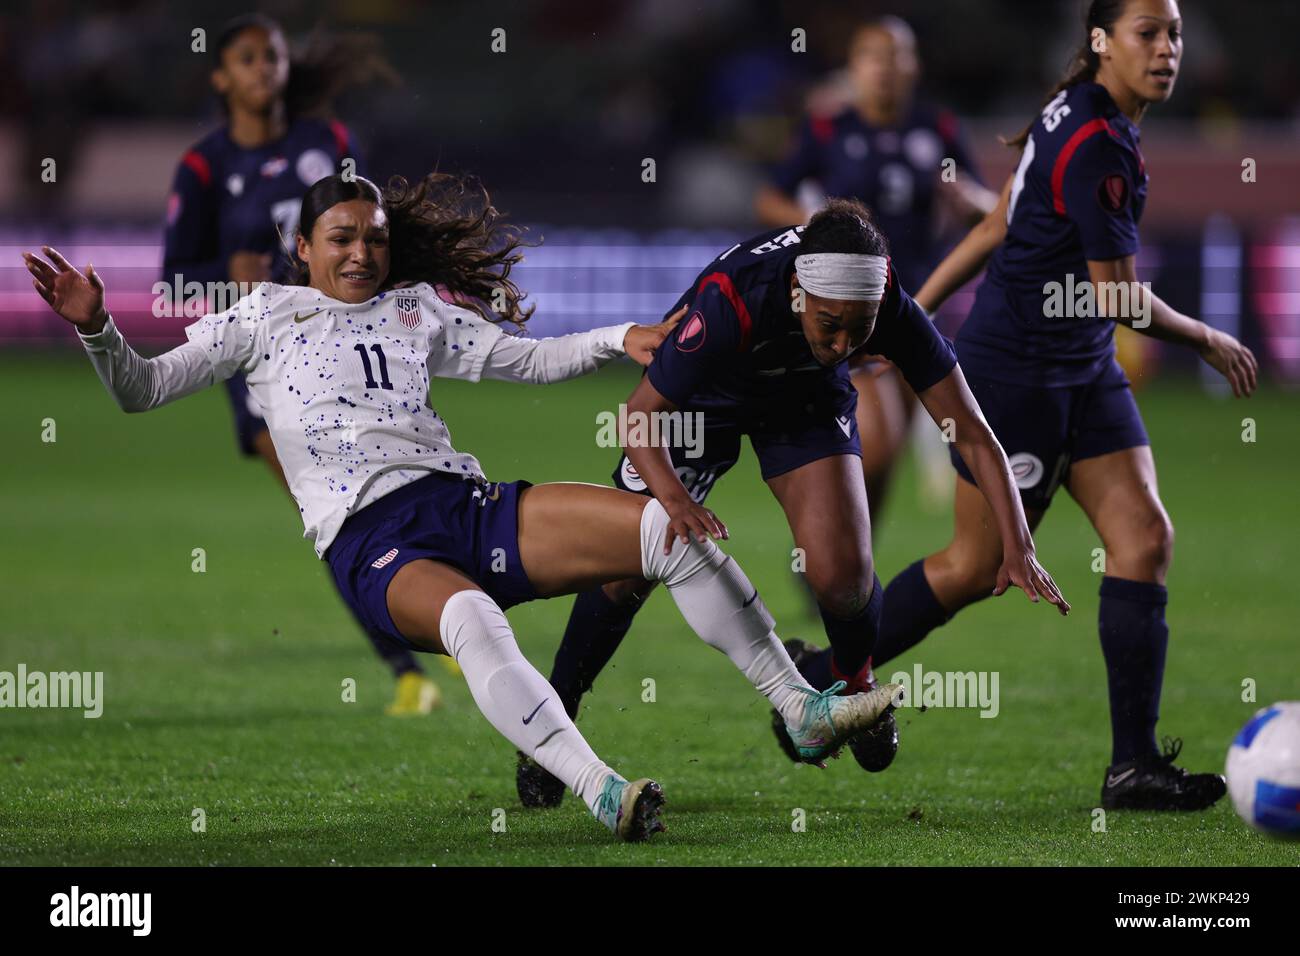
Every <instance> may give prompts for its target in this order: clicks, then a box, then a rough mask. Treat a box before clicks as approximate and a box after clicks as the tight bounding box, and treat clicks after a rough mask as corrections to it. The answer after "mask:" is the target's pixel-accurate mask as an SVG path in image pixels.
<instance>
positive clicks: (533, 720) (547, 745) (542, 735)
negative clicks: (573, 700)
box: [439, 590, 623, 813]
mask: <svg viewBox="0 0 1300 956" xmlns="http://www.w3.org/2000/svg"><path fill="white" fill-rule="evenodd" d="M439 632H440V633H441V635H442V646H443V647H444V648H445V649H446V651H447V653H448V654H450V655H451V656H452V657H453V658H455V659H456V663H457V664H459V665H460V669H461V670H462V671H463V672H464V674H465V681H466V683H468V684H469V690H470V693H471V694H473V695H474V703H476V704H477V705H478V709H479V710H480V711H482V713H483V716H484V717H486V718H487V719H488V722H489V723H491V724H492V726H493V727H495V728H496V729H497V731H498V732H499V733H500V734H501V735H502V736H504V737H505V738H506V739H507V740H509V741H510V742H511V743H512V744H514V745H515V746H516V747H518V748H519V749H520V750H522V751H523V752H524V753H526V754H528V755H529V756H531V757H532V758H533V759H534V760H536V761H537V762H538V763H539V764H541V765H542V766H543V767H545V768H546V769H547V770H548V771H550V772H551V773H552V774H554V775H555V776H556V777H558V778H559V779H560V780H563V781H564V783H565V785H566V786H567V787H568V788H569V789H570V790H572V791H573V792H574V793H576V794H577V795H578V796H579V797H581V798H582V801H583V803H585V804H586V805H587V809H589V810H593V813H594V807H595V803H596V798H597V797H598V796H599V795H600V791H601V786H602V784H604V782H605V779H606V778H607V777H608V776H609V775H610V774H611V773H614V771H613V770H612V769H610V767H609V766H608V765H607V764H605V763H604V762H603V761H602V760H601V759H600V758H599V757H597V756H596V753H595V751H593V750H592V749H591V747H590V746H589V745H588V743H587V741H586V740H584V739H583V737H582V734H580V733H578V728H577V727H575V726H574V725H573V721H572V720H570V719H569V715H568V714H566V713H565V712H564V705H563V704H561V703H560V699H559V697H558V696H557V695H556V693H555V688H553V687H552V686H551V685H550V684H549V683H548V682H547V680H546V678H544V677H543V676H542V675H541V674H539V673H538V672H537V671H536V669H535V668H534V667H533V665H532V664H530V663H528V660H527V658H525V657H524V655H523V654H522V653H521V652H520V650H519V645H518V644H516V643H515V635H514V632H513V631H511V630H510V622H509V621H507V620H506V616H505V614H504V613H503V612H502V611H501V608H499V607H497V605H496V602H495V601H493V600H492V599H491V598H490V597H488V596H487V595H486V594H484V593H483V592H482V591H473V590H470V591H460V592H457V593H456V594H453V595H452V596H451V597H450V598H449V599H448V600H447V603H446V604H445V605H444V606H443V610H442V620H441V621H440V622H439ZM525 718H527V719H528V722H527V723H524V720H525ZM615 776H618V775H617V774H615ZM619 779H620V780H622V779H623V778H622V777H619Z"/></svg>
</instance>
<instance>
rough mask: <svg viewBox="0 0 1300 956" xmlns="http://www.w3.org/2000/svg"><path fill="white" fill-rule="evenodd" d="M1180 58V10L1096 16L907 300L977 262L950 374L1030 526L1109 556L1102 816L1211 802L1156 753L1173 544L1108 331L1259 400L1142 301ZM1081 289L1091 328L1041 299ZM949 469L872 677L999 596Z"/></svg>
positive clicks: (884, 626)
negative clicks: (1150, 214)
mask: <svg viewBox="0 0 1300 956" xmlns="http://www.w3.org/2000/svg"><path fill="white" fill-rule="evenodd" d="M1182 52H1183V39H1182V20H1181V17H1180V14H1179V9H1178V5H1177V3H1175V2H1174V0H1105V2H1102V0H1094V2H1093V3H1092V4H1091V5H1090V7H1089V9H1088V13H1087V19H1086V31H1085V37H1084V41H1083V47H1082V49H1081V50H1080V51H1079V53H1078V55H1077V57H1076V60H1075V63H1074V66H1073V67H1072V68H1071V70H1070V72H1069V74H1068V75H1067V77H1066V78H1065V79H1064V80H1063V81H1061V82H1060V83H1059V84H1058V85H1057V86H1056V88H1055V89H1053V90H1052V92H1051V94H1049V97H1048V103H1047V105H1046V106H1045V107H1044V108H1043V110H1042V113H1041V115H1040V116H1039V118H1038V119H1037V120H1035V121H1034V122H1033V123H1032V124H1031V125H1030V126H1029V127H1027V128H1026V129H1025V130H1024V131H1023V132H1022V133H1021V134H1020V135H1019V136H1017V137H1016V138H1015V139H1014V140H1012V141H1011V143H1010V145H1012V146H1016V147H1018V148H1020V149H1021V159H1020V165H1019V167H1018V169H1017V170H1016V172H1015V174H1014V176H1013V177H1012V179H1011V180H1010V181H1009V182H1008V183H1007V185H1006V187H1005V188H1004V190H1003V193H1002V197H1001V200H1000V201H999V205H998V208H996V209H995V210H994V211H993V212H992V213H990V214H989V215H988V216H987V217H985V219H984V221H983V222H982V223H981V224H980V225H979V226H977V227H976V228H975V229H974V230H972V231H971V233H970V235H968V236H967V237H966V238H965V239H964V240H962V242H961V243H959V244H958V246H957V247H956V248H955V249H954V250H953V251H952V253H951V254H950V255H949V256H948V257H947V258H946V259H945V260H944V261H943V263H941V264H940V266H939V268H938V269H937V270H936V271H935V273H934V274H933V275H932V276H931V277H930V278H929V279H928V280H927V281H926V283H925V285H924V287H923V288H922V289H921V291H920V292H919V293H917V301H918V302H920V303H921V304H922V306H923V307H926V308H928V309H934V308H937V307H938V305H939V304H940V303H942V302H943V300H944V299H946V298H947V297H948V296H949V295H951V294H952V292H954V291H955V290H956V289H958V288H959V287H960V286H962V285H963V284H964V283H965V282H966V281H968V280H969V279H970V278H972V277H973V276H974V275H975V274H976V273H977V272H978V271H979V270H980V269H981V268H983V266H984V264H985V263H986V262H988V271H987V272H986V273H985V276H984V279H983V282H982V283H981V284H980V287H979V291H978V293H977V294H976V297H975V304H974V306H973V308H972V309H971V312H970V316H969V317H968V318H967V319H966V322H965V324H963V325H962V327H961V331H960V332H959V333H958V335H957V341H956V345H957V355H958V358H959V360H960V362H961V365H962V368H964V369H965V370H966V374H967V378H968V380H969V382H970V386H971V389H972V391H973V392H974V393H975V397H976V398H977V399H978V401H979V403H980V407H981V408H983V410H984V413H985V415H986V416H987V417H988V421H989V424H990V425H992V426H993V430H994V432H995V433H996V435H997V437H998V439H999V441H1001V443H1002V445H1003V447H1004V448H1005V449H1006V451H1007V453H1008V455H1009V456H1010V458H1011V462H1012V464H1013V466H1014V467H1015V471H1016V476H1017V483H1018V485H1019V487H1020V494H1021V497H1022V498H1023V500H1024V506H1025V512H1026V514H1027V515H1028V516H1029V519H1030V521H1031V525H1032V526H1037V524H1038V522H1039V521H1041V520H1042V517H1043V514H1044V513H1045V512H1046V510H1047V506H1048V505H1049V504H1050V503H1051V499H1052V496H1053V494H1054V493H1055V491H1056V489H1057V488H1058V487H1060V486H1062V485H1064V487H1065V488H1066V490H1067V491H1069V493H1070V496H1071V497H1072V498H1074V500H1075V501H1076V502H1078V504H1079V507H1080V508H1082V509H1083V511H1084V513H1085V514H1086V515H1087V517H1088V520H1089V522H1090V523H1091V524H1092V526H1093V528H1094V529H1096V531H1097V534H1098V535H1099V536H1100V537H1101V540H1102V543H1103V544H1104V545H1105V549H1106V552H1105V576H1104V577H1103V578H1102V582H1101V601H1100V607H1099V610H1098V628H1099V631H1100V636H1101V648H1102V654H1103V656H1104V658H1105V662H1106V673H1107V682H1108V685H1109V697H1110V719H1111V735H1112V752H1111V766H1110V767H1109V768H1108V769H1107V771H1106V773H1105V776H1104V780H1103V784H1102V791H1101V805H1102V806H1103V807H1105V808H1120V809H1141V810H1200V809H1204V808H1205V807H1208V806H1210V805H1211V804H1213V803H1214V802H1215V801H1216V800H1218V799H1219V798H1220V797H1221V796H1223V794H1224V784H1223V778H1222V777H1220V776H1219V775H1218V774H1213V773H1202V774H1189V773H1188V772H1187V771H1185V770H1183V769H1181V768H1179V767H1177V766H1175V765H1174V763H1173V761H1174V758H1175V757H1177V755H1178V753H1179V750H1180V749H1181V742H1180V741H1167V742H1166V746H1165V750H1164V753H1163V754H1162V753H1161V751H1160V749H1159V748H1157V745H1156V737H1155V728H1156V722H1157V719H1158V717H1159V709H1160V690H1161V684H1162V683H1163V680H1164V666H1165V652H1166V648H1167V646H1168V643H1169V628H1168V626H1167V625H1166V623H1165V606H1166V603H1167V601H1168V592H1167V591H1166V589H1165V579H1166V575H1167V574H1168V571H1169V565H1170V562H1171V561H1172V560H1173V541H1174V531H1173V525H1172V524H1171V523H1170V520H1169V516H1168V514H1167V513H1166V512H1165V508H1164V505H1163V504H1162V503H1161V500H1160V493H1159V491H1158V490H1157V486H1156V470H1155V462H1154V459H1153V458H1152V454H1151V447H1150V442H1149V440H1148V438H1147V432H1146V428H1145V426H1144V424H1143V421H1142V415H1141V413H1140V412H1139V411H1138V408H1137V404H1136V403H1135V402H1134V400H1133V395H1132V392H1131V391H1130V388H1129V382H1128V379H1127V378H1126V376H1125V374H1124V372H1123V370H1122V369H1121V368H1120V366H1119V365H1118V363H1117V362H1116V360H1115V323H1116V322H1122V323H1125V324H1126V325H1130V326H1133V327H1134V328H1136V329H1138V330H1139V331H1141V332H1142V333H1143V334H1145V335H1148V336H1151V337H1153V338H1156V339H1163V340H1165V341H1167V342H1173V343H1176V344H1179V345H1184V346H1188V347H1190V348H1192V349H1195V350H1196V352H1197V353H1198V354H1199V355H1200V357H1201V358H1202V359H1203V360H1204V361H1206V362H1207V363H1208V364H1209V365H1210V366H1211V367H1213V368H1214V369H1216V370H1218V371H1219V372H1220V373H1221V374H1223V376H1224V377H1225V378H1226V379H1227V380H1228V382H1229V383H1230V384H1231V386H1232V391H1233V393H1234V394H1235V395H1237V396H1244V395H1249V394H1250V393H1251V392H1253V391H1254V390H1255V385H1256V372H1257V366H1256V362H1255V357H1254V355H1252V354H1251V352H1250V350H1249V349H1247V348H1245V347H1244V346H1243V345H1241V343H1239V342H1238V341H1237V340H1236V339H1235V338H1233V337H1232V336H1231V335H1228V334H1226V333H1224V332H1220V331H1217V330H1215V329H1213V328H1211V327H1210V326H1208V325H1205V324H1203V323H1202V322H1200V321H1198V320H1196V319H1193V318H1191V317H1189V316H1186V315H1183V314H1181V313H1179V312H1177V311H1175V310H1174V309H1173V308H1171V307H1170V306H1169V305H1167V304H1166V303H1165V302H1164V301H1162V300H1161V299H1160V298H1159V297H1157V296H1155V295H1154V294H1152V293H1150V292H1148V291H1146V290H1141V291H1139V289H1140V287H1138V286H1137V271H1136V263H1135V258H1136V255H1137V252H1138V247H1139V242H1138V221H1139V220H1140V219H1141V217H1142V211H1143V207H1144V205H1145V203H1146V195H1147V171H1146V164H1145V162H1144V160H1143V158H1142V151H1141V149H1140V147H1139V137H1138V123H1139V122H1140V121H1141V120H1142V118H1143V116H1144V115H1145V113H1146V110H1147V107H1148V106H1149V105H1151V104H1152V103H1163V102H1164V101H1165V100H1167V99H1168V98H1169V96H1170V95H1171V94H1172V92H1173V88H1174V81H1175V79H1176V77H1177V75H1178V69H1179V66H1180V64H1181V60H1182ZM1089 281H1091V282H1092V283H1093V289H1094V290H1097V294H1096V296H1095V301H1096V303H1097V312H1096V313H1095V314H1094V315H1076V314H1074V311H1073V310H1070V311H1068V312H1066V313H1065V315H1064V316H1063V317H1057V316H1056V314H1055V313H1054V312H1051V311H1049V308H1048V304H1047V303H1048V294H1049V293H1048V290H1049V288H1050V284H1051V283H1059V284H1062V285H1064V284H1067V283H1069V284H1071V285H1080V286H1081V285H1085V284H1086V283H1088V282H1089ZM1101 283H1122V284H1124V286H1125V292H1126V293H1131V294H1126V295H1124V296H1122V297H1119V298H1117V299H1116V300H1112V301H1111V302H1109V303H1108V301H1107V296H1106V295H1104V294H1103V293H1102V292H1101V291H1100V290H1102V289H1104V288H1106V287H1105V286H1102V285H1100V284H1101ZM1115 303H1119V304H1120V305H1119V308H1118V309H1117V308H1116V304H1115ZM1124 303H1127V304H1126V305H1125V304H1124ZM1147 323H1149V324H1147ZM1144 326H1145V327H1144ZM953 466H954V467H955V468H956V470H957V473H958V474H959V476H960V477H961V478H962V480H961V481H959V482H958V483H957V493H956V503H955V511H956V514H955V519H954V534H953V540H952V543H951V544H949V545H948V547H947V548H945V549H944V550H943V551H940V552H938V553H936V554H932V555H930V556H929V557H928V558H925V559H924V561H917V562H916V563H914V564H912V565H911V566H910V567H908V568H907V569H906V570H905V571H903V572H902V573H900V574H899V575H898V576H897V577H895V578H894V579H893V580H892V581H891V582H890V583H889V586H888V588H886V590H885V607H884V612H883V615H882V623H881V633H880V640H879V641H878V642H877V644H876V648H875V663H876V665H877V666H880V665H882V664H884V663H885V662H886V661H888V660H890V659H892V658H894V657H896V656H897V655H899V654H901V653H903V652H904V651H906V650H907V649H908V648H910V647H912V646H913V645H915V644H916V643H917V642H919V641H920V640H922V639H923V638H924V637H925V636H926V634H928V633H929V632H930V631H931V630H933V629H934V628H936V627H939V626H940V625H942V624H943V623H945V622H946V621H948V620H950V619H951V617H952V616H953V615H954V614H956V613H957V612H958V611H959V610H961V609H962V608H963V607H965V606H967V605H969V604H972V603H974V602H976V601H979V600H981V599H982V598H984V597H985V596H987V595H988V593H989V590H990V589H991V587H992V586H993V583H994V580H995V578H994V575H995V574H996V571H997V568H998V566H999V563H1000V562H1001V560H1002V557H1001V556H1002V542H1001V541H1000V540H999V538H998V535H997V534H996V533H995V530H994V526H993V525H992V524H991V522H992V520H993V515H992V513H991V512H990V511H989V510H988V507H987V505H985V503H984V499H983V498H982V497H981V495H980V494H979V492H978V491H977V490H976V488H975V486H974V485H973V484H972V483H971V474H970V472H969V470H968V469H967V468H966V467H965V466H964V464H963V463H962V462H961V461H960V460H959V459H958V457H957V456H956V455H953Z"/></svg>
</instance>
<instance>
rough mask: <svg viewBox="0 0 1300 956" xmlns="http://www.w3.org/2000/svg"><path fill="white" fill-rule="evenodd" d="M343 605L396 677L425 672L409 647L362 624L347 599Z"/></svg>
mask: <svg viewBox="0 0 1300 956" xmlns="http://www.w3.org/2000/svg"><path fill="white" fill-rule="evenodd" d="M327 570H328V568H327ZM327 576H328V577H329V579H330V584H334V576H333V575H327ZM343 606H344V607H346V608H347V609H348V613H350V614H351V615H352V620H354V621H356V622H357V627H359V628H361V630H362V631H363V632H365V635H366V640H368V641H369V642H370V646H371V647H373V648H374V649H375V653H376V654H378V655H379V656H380V658H381V659H382V660H383V662H384V663H385V664H387V665H388V668H389V670H391V671H392V672H393V676H394V677H401V676H402V675H403V674H409V673H411V672H414V673H416V674H423V673H424V668H423V667H421V666H420V664H419V662H418V661H417V660H416V659H415V655H414V654H412V653H411V652H410V650H409V649H407V648H406V647H405V646H403V645H402V644H399V643H398V642H397V641H396V640H394V639H393V638H391V637H389V636H388V635H387V634H385V633H384V632H383V631H372V630H370V628H368V627H366V626H365V625H364V624H362V623H361V618H359V617H357V612H356V611H353V610H352V605H350V604H348V602H347V601H344V602H343Z"/></svg>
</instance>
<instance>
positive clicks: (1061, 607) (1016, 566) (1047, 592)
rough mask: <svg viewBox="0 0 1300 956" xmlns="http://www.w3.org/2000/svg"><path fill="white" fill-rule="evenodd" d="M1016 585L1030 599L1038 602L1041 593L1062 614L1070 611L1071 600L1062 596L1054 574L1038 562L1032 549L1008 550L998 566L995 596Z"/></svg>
mask: <svg viewBox="0 0 1300 956" xmlns="http://www.w3.org/2000/svg"><path fill="white" fill-rule="evenodd" d="M1012 585H1015V586H1016V587H1018V588H1020V590H1022V591H1024V592H1025V594H1027V595H1029V600H1031V601H1033V602H1034V603H1035V604H1037V603H1038V598H1039V595H1042V596H1043V597H1045V598H1046V599H1047V602H1048V603H1049V604H1054V605H1055V606H1056V609H1057V610H1058V611H1060V612H1061V616H1062V617H1064V616H1065V615H1067V614H1069V613H1070V605H1069V602H1067V601H1066V600H1065V598H1064V597H1062V596H1061V589H1060V588H1058V587H1057V586H1056V582H1055V581H1053V580H1052V576H1051V575H1050V574H1048V573H1047V570H1046V569H1045V568H1044V567H1043V566H1042V565H1041V564H1039V563H1038V559H1037V558H1036V557H1034V552H1033V551H1032V550H1024V551H1014V552H1008V553H1006V554H1004V555H1003V556H1002V567H1000V568H998V583H997V587H995V588H994V589H993V594H994V596H997V595H1000V594H1005V593H1006V590H1007V588H1009V587H1011V586H1012Z"/></svg>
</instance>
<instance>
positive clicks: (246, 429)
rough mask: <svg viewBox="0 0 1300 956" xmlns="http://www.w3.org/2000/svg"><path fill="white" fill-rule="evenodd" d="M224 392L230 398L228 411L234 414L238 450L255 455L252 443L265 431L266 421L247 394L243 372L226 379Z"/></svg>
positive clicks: (246, 384)
mask: <svg viewBox="0 0 1300 956" xmlns="http://www.w3.org/2000/svg"><path fill="white" fill-rule="evenodd" d="M226 392H227V394H229V396H230V409H231V411H233V412H234V413H235V437H236V438H237V439H238V441H239V450H240V451H242V452H243V453H244V454H245V455H256V454H257V446H256V445H254V444H253V441H254V440H255V439H256V438H257V436H258V434H259V433H261V432H264V431H266V419H264V418H263V417H262V407H261V406H260V405H258V404H257V399H255V398H253V396H252V395H250V394H249V392H248V383H247V382H245V381H244V373H243V372H236V373H235V374H234V375H232V376H230V378H228V379H226Z"/></svg>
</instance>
